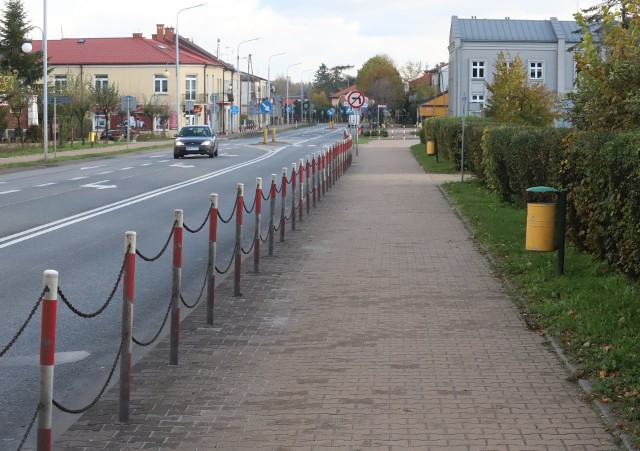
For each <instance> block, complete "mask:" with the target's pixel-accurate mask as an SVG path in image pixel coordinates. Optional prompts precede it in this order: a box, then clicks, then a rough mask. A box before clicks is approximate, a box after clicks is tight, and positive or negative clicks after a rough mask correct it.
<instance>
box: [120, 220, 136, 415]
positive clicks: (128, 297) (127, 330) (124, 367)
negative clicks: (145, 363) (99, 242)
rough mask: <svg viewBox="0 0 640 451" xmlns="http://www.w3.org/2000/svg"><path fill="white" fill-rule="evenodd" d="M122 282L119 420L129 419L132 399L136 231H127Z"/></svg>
mask: <svg viewBox="0 0 640 451" xmlns="http://www.w3.org/2000/svg"><path fill="white" fill-rule="evenodd" d="M124 248H125V252H127V254H126V256H125V262H124V274H123V284H122V337H121V340H122V345H121V346H122V353H121V355H120V411H119V420H120V421H122V422H125V421H129V401H130V400H131V354H132V351H133V300H134V297H135V296H134V294H135V280H136V232H126V233H125V239H124Z"/></svg>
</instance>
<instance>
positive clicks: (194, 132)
mask: <svg viewBox="0 0 640 451" xmlns="http://www.w3.org/2000/svg"><path fill="white" fill-rule="evenodd" d="M178 136H211V130H210V129H209V128H208V127H183V128H182V130H180V134H179V135H178Z"/></svg>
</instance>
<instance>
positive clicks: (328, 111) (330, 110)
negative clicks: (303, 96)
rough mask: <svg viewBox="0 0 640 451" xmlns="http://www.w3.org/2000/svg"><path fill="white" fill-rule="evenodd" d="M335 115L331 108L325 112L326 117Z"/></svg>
mask: <svg viewBox="0 0 640 451" xmlns="http://www.w3.org/2000/svg"><path fill="white" fill-rule="evenodd" d="M335 113H336V110H334V109H333V108H329V109H328V110H327V115H328V116H333V115H334V114H335Z"/></svg>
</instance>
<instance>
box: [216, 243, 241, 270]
mask: <svg viewBox="0 0 640 451" xmlns="http://www.w3.org/2000/svg"><path fill="white" fill-rule="evenodd" d="M237 250H238V244H237V243H236V245H235V247H234V248H233V253H232V254H231V260H229V265H227V268H226V269H225V270H224V271H220V270H219V269H218V266H217V265H216V271H217V272H218V274H226V273H227V272H228V271H229V269H230V268H231V264H232V263H233V260H234V259H235V257H236V251H237Z"/></svg>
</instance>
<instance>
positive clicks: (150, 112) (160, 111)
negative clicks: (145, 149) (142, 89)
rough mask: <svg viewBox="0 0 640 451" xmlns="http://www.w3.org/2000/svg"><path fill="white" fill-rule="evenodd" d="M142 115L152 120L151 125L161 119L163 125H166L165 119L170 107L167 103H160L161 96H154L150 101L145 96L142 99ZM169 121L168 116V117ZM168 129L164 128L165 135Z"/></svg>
mask: <svg viewBox="0 0 640 451" xmlns="http://www.w3.org/2000/svg"><path fill="white" fill-rule="evenodd" d="M142 99H143V102H142V114H143V115H144V116H147V117H148V118H150V119H151V123H152V124H153V123H154V122H155V119H156V118H160V119H161V121H160V122H161V123H162V124H165V121H164V120H163V117H164V115H165V114H166V113H168V111H169V106H168V105H167V104H166V103H162V102H161V101H160V97H159V96H155V95H154V96H152V97H151V98H150V99H147V98H146V97H145V96H143V97H142ZM167 119H168V116H167ZM165 130H166V128H163V133H164V132H165Z"/></svg>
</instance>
